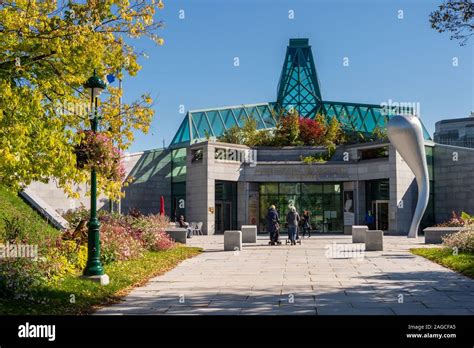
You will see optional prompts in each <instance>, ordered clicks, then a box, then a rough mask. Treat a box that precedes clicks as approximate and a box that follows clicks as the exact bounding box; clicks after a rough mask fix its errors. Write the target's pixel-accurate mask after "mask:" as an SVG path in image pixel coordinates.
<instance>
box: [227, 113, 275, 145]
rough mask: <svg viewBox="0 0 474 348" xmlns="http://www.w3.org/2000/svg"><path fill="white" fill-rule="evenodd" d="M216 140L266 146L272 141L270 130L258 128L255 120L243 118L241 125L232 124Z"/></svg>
mask: <svg viewBox="0 0 474 348" xmlns="http://www.w3.org/2000/svg"><path fill="white" fill-rule="evenodd" d="M218 141H221V142H224V143H230V144H240V145H247V146H250V147H253V146H268V145H270V144H271V143H272V141H273V136H272V132H271V131H270V130H265V129H262V130H258V129H257V120H256V119H254V118H252V117H251V118H249V119H247V118H245V119H244V121H243V125H242V127H239V126H232V127H230V128H229V129H227V130H226V131H225V132H224V134H223V135H222V136H220V137H219V138H218Z"/></svg>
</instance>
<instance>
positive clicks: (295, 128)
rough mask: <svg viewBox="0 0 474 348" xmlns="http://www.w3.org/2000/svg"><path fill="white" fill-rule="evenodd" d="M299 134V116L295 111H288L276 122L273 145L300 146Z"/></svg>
mask: <svg viewBox="0 0 474 348" xmlns="http://www.w3.org/2000/svg"><path fill="white" fill-rule="evenodd" d="M299 133H300V126H299V115H298V113H297V112H296V111H290V112H288V113H287V114H284V115H282V116H280V118H279V120H278V123H277V127H276V131H275V145H277V146H291V145H300V143H301V142H300V140H299Z"/></svg>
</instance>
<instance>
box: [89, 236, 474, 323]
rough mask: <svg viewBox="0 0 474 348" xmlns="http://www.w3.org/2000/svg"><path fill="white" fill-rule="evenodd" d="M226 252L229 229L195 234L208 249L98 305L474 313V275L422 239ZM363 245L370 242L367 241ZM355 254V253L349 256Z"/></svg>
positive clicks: (146, 310)
mask: <svg viewBox="0 0 474 348" xmlns="http://www.w3.org/2000/svg"><path fill="white" fill-rule="evenodd" d="M267 242H268V239H267V237H266V236H259V237H258V240H257V243H256V244H244V246H243V250H242V251H240V252H239V251H225V252H224V251H223V249H224V248H223V236H222V235H216V236H194V237H193V238H192V239H191V240H189V244H190V245H192V246H200V247H202V248H204V251H205V252H204V253H202V254H201V255H199V256H197V257H195V258H192V259H188V260H185V261H183V262H182V263H181V264H179V265H178V266H177V267H176V268H174V269H173V270H171V271H169V272H167V273H166V274H164V275H162V276H158V277H156V278H153V279H151V280H150V281H149V282H148V283H147V284H146V285H145V286H142V287H139V288H135V289H134V290H133V291H132V292H131V293H130V294H129V295H128V296H126V297H125V298H124V301H123V302H121V303H118V304H115V305H112V306H110V307H105V308H102V309H100V310H99V311H97V314H104V315H105V314H108V315H123V314H141V315H156V314H167V315H180V314H185V315H200V314H206V315H239V314H242V315H275V314H283V315H303V314H305V315H316V314H319V315H338V314H339V315H357V314H366V315H379V314H380V315H440V314H441V315H451V314H455V315H456V314H459V315H474V280H472V279H469V278H467V277H464V276H462V275H459V274H457V273H455V272H453V271H451V270H449V269H446V268H444V267H442V266H439V265H437V264H435V263H433V262H431V261H429V260H426V259H424V258H422V257H419V256H415V255H412V254H411V253H410V252H409V251H408V249H409V248H415V247H424V246H425V245H424V244H423V242H424V241H423V237H420V238H418V239H416V240H413V239H408V238H406V237H401V236H385V237H384V249H385V250H384V251H380V252H378V251H377V252H374V251H371V252H368V251H367V252H363V253H362V255H361V254H358V255H357V254H355V256H356V257H345V258H330V257H327V256H328V255H327V254H328V250H333V249H330V248H334V245H335V244H334V243H337V245H346V246H349V247H351V248H352V247H353V246H354V245H352V243H351V236H344V235H331V236H327V235H317V236H312V237H311V238H310V239H304V240H303V243H302V245H296V246H290V245H288V246H286V245H281V246H269V245H268V244H267ZM361 245H363V244H361ZM345 256H348V255H345Z"/></svg>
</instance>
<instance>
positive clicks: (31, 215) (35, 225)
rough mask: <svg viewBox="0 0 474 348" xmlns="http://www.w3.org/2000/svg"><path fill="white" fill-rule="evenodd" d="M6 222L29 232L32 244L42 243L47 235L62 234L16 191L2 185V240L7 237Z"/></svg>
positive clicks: (0, 200)
mask: <svg viewBox="0 0 474 348" xmlns="http://www.w3.org/2000/svg"><path fill="white" fill-rule="evenodd" d="M6 224H13V227H15V228H17V229H19V230H20V231H21V232H22V233H23V234H27V235H28V241H29V242H30V243H32V244H41V242H42V241H43V240H44V238H45V237H46V236H51V237H57V236H59V235H60V231H58V230H56V229H55V228H54V227H52V226H51V225H49V224H48V223H47V222H46V220H45V219H43V218H42V217H41V216H40V215H39V214H38V213H37V212H36V211H35V210H33V209H31V207H30V206H29V205H28V204H27V203H26V202H25V201H23V199H21V198H20V197H19V196H18V195H17V194H16V193H14V192H12V191H9V190H7V189H6V188H5V187H4V186H1V185H0V241H1V240H4V239H5V238H4V237H5V233H6V231H5V227H6ZM21 237H24V235H20V239H21Z"/></svg>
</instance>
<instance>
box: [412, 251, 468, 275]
mask: <svg viewBox="0 0 474 348" xmlns="http://www.w3.org/2000/svg"><path fill="white" fill-rule="evenodd" d="M410 251H411V252H412V253H413V254H415V255H419V256H423V257H425V258H427V259H428V260H431V261H433V262H436V263H437V264H440V265H441V266H444V267H447V268H449V269H452V270H453V271H456V272H459V273H461V274H464V275H465V276H468V277H469V278H473V279H474V253H472V252H459V253H458V255H454V254H453V251H452V250H451V249H449V248H418V249H410Z"/></svg>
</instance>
